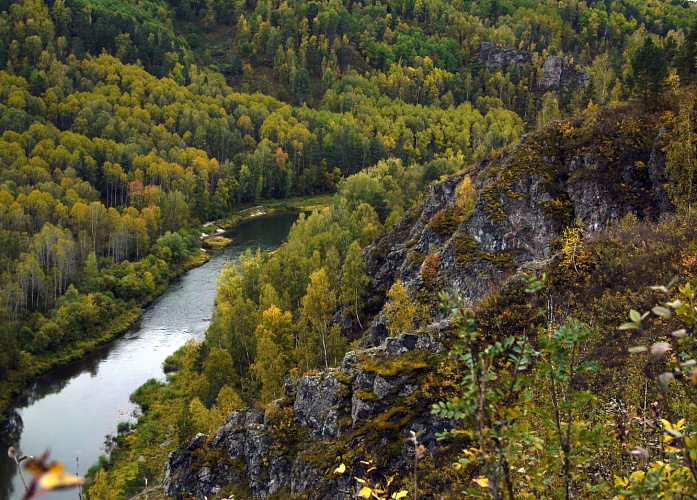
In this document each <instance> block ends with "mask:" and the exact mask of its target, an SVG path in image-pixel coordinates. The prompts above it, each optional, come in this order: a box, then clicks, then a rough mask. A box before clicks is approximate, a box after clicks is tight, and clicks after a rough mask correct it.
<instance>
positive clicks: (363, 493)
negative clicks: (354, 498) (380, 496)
mask: <svg viewBox="0 0 697 500" xmlns="http://www.w3.org/2000/svg"><path fill="white" fill-rule="evenodd" d="M372 495H373V490H371V489H370V488H368V487H367V486H363V488H361V491H359V492H358V496H359V497H361V498H370V497H371V496H372Z"/></svg>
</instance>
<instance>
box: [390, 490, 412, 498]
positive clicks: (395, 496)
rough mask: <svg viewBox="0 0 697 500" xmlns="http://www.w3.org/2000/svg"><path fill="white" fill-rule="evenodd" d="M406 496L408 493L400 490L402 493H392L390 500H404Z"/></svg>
mask: <svg viewBox="0 0 697 500" xmlns="http://www.w3.org/2000/svg"><path fill="white" fill-rule="evenodd" d="M408 494H409V492H408V491H407V490H402V491H398V492H397V493H392V498H393V499H394V500H399V499H400V498H404V497H405V496H407V495H408Z"/></svg>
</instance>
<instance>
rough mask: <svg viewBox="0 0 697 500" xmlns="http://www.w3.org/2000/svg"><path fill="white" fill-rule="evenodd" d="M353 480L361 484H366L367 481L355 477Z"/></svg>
mask: <svg viewBox="0 0 697 500" xmlns="http://www.w3.org/2000/svg"><path fill="white" fill-rule="evenodd" d="M353 478H354V479H355V480H356V481H358V482H359V483H361V484H365V479H361V478H360V477H356V476H353Z"/></svg>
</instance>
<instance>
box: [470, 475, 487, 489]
mask: <svg viewBox="0 0 697 500" xmlns="http://www.w3.org/2000/svg"><path fill="white" fill-rule="evenodd" d="M472 482H474V483H477V484H478V485H479V486H481V487H482V488H488V487H489V479H488V478H486V477H484V476H480V477H478V478H476V479H472Z"/></svg>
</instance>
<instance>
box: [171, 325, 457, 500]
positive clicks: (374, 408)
mask: <svg viewBox="0 0 697 500" xmlns="http://www.w3.org/2000/svg"><path fill="white" fill-rule="evenodd" d="M388 340H389V342H385V343H384V344H383V345H380V346H378V347H374V348H371V349H367V350H364V351H359V352H350V353H347V354H346V356H345V357H344V361H343V363H342V366H341V368H340V369H339V370H335V371H330V372H328V373H325V374H321V375H315V376H305V377H301V378H300V379H299V380H298V381H297V382H296V383H295V384H294V387H293V389H292V391H291V393H290V394H288V395H287V396H286V401H285V402H284V401H280V402H279V404H280V405H283V404H284V403H285V404H286V408H289V409H290V410H291V412H292V419H291V420H292V422H291V423H292V424H293V425H295V426H297V428H295V429H294V430H295V432H299V437H298V439H300V442H295V443H294V445H295V446H296V447H297V451H295V452H294V453H292V454H288V453H287V452H286V453H284V452H283V451H282V450H280V449H279V447H278V446H277V444H278V443H276V442H274V439H279V438H280V439H281V440H285V439H286V438H287V436H279V434H278V430H277V429H275V428H274V415H273V413H274V411H280V410H279V408H278V407H277V408H276V409H275V410H270V411H269V412H264V411H261V410H254V409H248V410H239V411H236V412H234V413H232V414H231V415H229V416H228V418H227V421H226V423H225V425H223V426H222V427H221V428H220V429H219V430H218V432H217V433H216V435H215V436H213V437H212V438H208V437H207V436H204V435H203V434H199V435H197V436H196V437H195V438H194V439H193V440H192V441H191V443H190V444H189V445H188V446H187V447H186V448H185V449H183V450H180V451H179V452H176V453H172V454H171V455H170V457H169V460H168V462H167V465H166V469H165V476H164V479H163V489H164V491H165V494H166V495H167V496H169V497H172V498H175V499H183V498H195V499H196V500H203V498H204V497H206V496H207V497H208V498H213V497H214V496H215V495H217V494H218V493H221V492H223V493H225V494H227V493H226V492H227V491H229V490H226V488H228V489H229V488H230V487H231V485H235V486H241V485H243V486H244V488H245V491H247V490H248V492H249V495H250V496H251V497H252V498H258V499H262V498H266V497H268V496H269V495H273V494H274V493H278V492H279V491H281V490H282V489H283V488H287V489H288V490H289V491H290V492H291V493H298V492H306V491H312V492H313V493H312V498H317V499H323V500H329V499H338V498H345V494H343V493H340V491H339V490H344V491H347V490H349V489H350V488H351V484H350V476H349V478H348V479H347V478H344V477H338V478H336V479H333V480H331V481H328V480H327V479H326V475H327V474H328V473H330V472H331V470H329V469H325V468H317V466H316V465H313V464H312V460H309V459H308V457H307V456H305V455H303V452H304V451H305V450H306V449H308V448H309V447H311V446H313V443H315V445H319V446H321V444H320V443H322V442H324V440H327V439H338V438H341V437H342V436H344V435H346V434H347V433H348V432H351V431H353V430H354V429H356V428H359V427H361V426H362V425H365V426H367V427H370V424H369V423H368V420H369V419H370V418H372V417H375V416H377V415H379V414H380V413H382V412H383V411H385V409H387V408H389V407H390V405H391V404H392V402H393V400H394V399H395V398H398V397H406V396H409V395H411V394H413V393H414V392H415V391H416V390H417V388H418V386H417V385H416V384H408V383H407V382H408V381H409V380H410V377H411V375H410V374H407V373H403V374H398V375H397V376H394V377H390V376H382V375H378V374H376V373H374V372H371V371H367V370H365V369H363V367H362V364H361V361H360V359H361V358H363V359H365V358H366V357H367V358H370V359H372V360H379V359H384V358H390V357H393V356H396V355H399V354H407V353H410V352H412V351H414V350H419V349H420V350H427V351H431V352H440V351H441V350H442V349H443V346H442V345H441V343H440V342H439V341H438V340H437V339H436V338H434V337H433V336H432V335H430V334H424V335H420V336H417V335H411V334H405V335H401V336H399V337H395V338H391V339H388ZM413 373H416V372H413ZM339 379H341V380H350V383H348V384H347V383H343V382H341V381H340V380H339ZM361 396H363V397H364V398H368V399H367V400H364V399H362V398H361ZM290 403H292V404H290ZM348 413H350V417H349V415H348ZM342 414H347V416H346V418H344V419H343V420H342V417H341V416H342ZM349 418H350V420H348V419H349ZM342 422H343V423H342ZM412 427H413V426H412ZM417 427H419V426H418V425H417ZM444 428H445V427H444V423H443V422H440V423H439V424H438V425H437V426H436V427H435V429H440V430H444ZM410 429H411V427H410ZM281 430H282V431H283V432H290V430H289V429H288V428H287V427H282V428H281ZM370 430H374V429H370ZM303 431H304V433H303ZM404 432H405V433H406V435H408V430H407V427H406V425H405V428H404ZM288 439H290V438H289V437H288ZM404 442H405V445H404V457H405V458H404V460H408V457H409V456H410V453H412V454H413V450H411V452H410V451H409V444H408V442H407V440H405V441H404ZM423 443H424V445H425V446H427V448H429V450H431V452H433V451H434V450H435V448H436V440H435V434H433V439H431V440H423ZM213 454H214V456H215V460H211V459H210V458H206V457H210V456H211V455H213ZM332 458H333V457H332ZM211 462H215V466H214V467H213V466H210V465H207V464H209V463H211ZM334 466H335V464H334ZM330 468H331V467H330Z"/></svg>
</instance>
